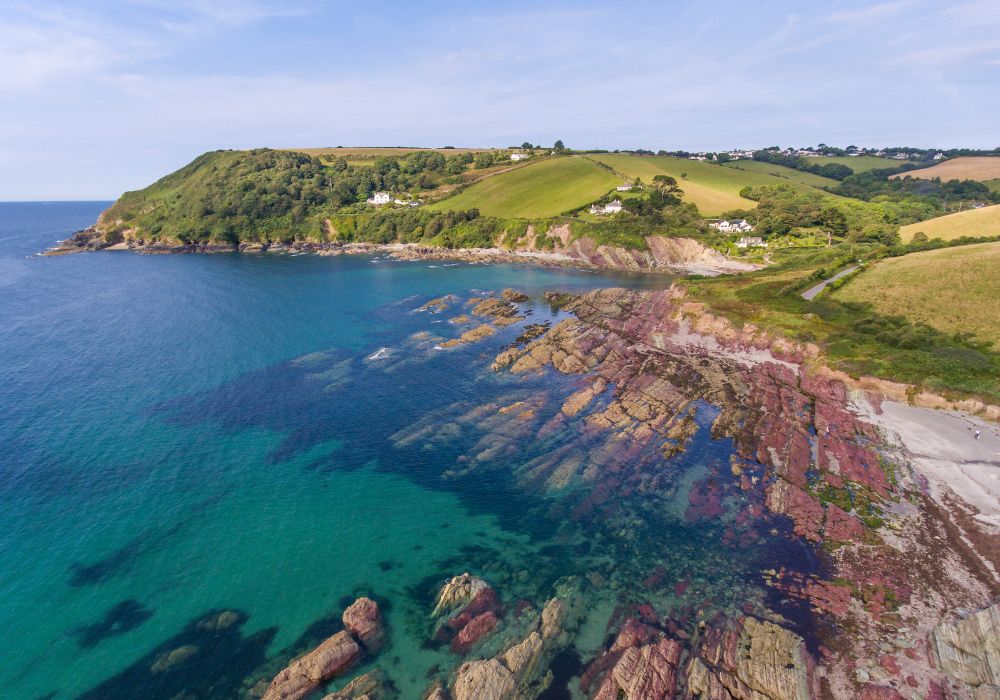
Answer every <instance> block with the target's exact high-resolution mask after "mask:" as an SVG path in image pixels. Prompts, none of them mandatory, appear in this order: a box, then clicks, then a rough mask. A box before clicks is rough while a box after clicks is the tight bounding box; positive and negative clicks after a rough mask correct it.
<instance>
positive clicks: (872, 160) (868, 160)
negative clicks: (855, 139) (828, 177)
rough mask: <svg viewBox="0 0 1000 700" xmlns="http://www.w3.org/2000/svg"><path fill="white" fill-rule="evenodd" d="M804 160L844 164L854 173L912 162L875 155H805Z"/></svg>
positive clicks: (816, 163) (819, 163)
mask: <svg viewBox="0 0 1000 700" xmlns="http://www.w3.org/2000/svg"><path fill="white" fill-rule="evenodd" d="M805 160H806V162H807V163H809V164H810V165H826V164H828V163H837V164H839V165H846V166H847V167H848V168H850V169H851V170H853V171H854V172H855V173H866V172H868V171H869V170H884V169H886V168H896V167H899V166H900V165H903V164H904V163H910V162H912V161H909V160H894V159H892V158H878V157H876V156H807V157H806V159H805Z"/></svg>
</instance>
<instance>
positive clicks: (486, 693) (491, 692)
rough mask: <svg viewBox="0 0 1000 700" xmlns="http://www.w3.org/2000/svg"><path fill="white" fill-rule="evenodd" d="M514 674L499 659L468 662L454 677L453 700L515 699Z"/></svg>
mask: <svg viewBox="0 0 1000 700" xmlns="http://www.w3.org/2000/svg"><path fill="white" fill-rule="evenodd" d="M515 688H516V684H515V683H514V674H513V673H511V671H510V669H509V668H507V667H506V666H504V664H503V662H501V661H500V660H499V659H485V660H479V661H469V662H467V663H464V664H462V665H461V667H459V669H458V673H457V674H456V675H455V683H454V686H453V689H452V695H453V697H454V699H455V700H510V699H512V698H514V697H515V695H514V690H515Z"/></svg>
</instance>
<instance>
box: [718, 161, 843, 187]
mask: <svg viewBox="0 0 1000 700" xmlns="http://www.w3.org/2000/svg"><path fill="white" fill-rule="evenodd" d="M723 165H724V166H725V167H727V168H735V169H737V170H746V171H748V172H751V173H761V174H762V175H774V176H775V177H781V178H785V179H786V180H789V181H791V182H794V183H797V184H800V185H806V186H808V187H818V188H822V187H836V186H837V184H838V183H837V181H836V180H834V179H833V178H830V177H822V176H820V175H814V174H812V173H805V172H802V171H801V170H796V169H795V168H787V167H785V166H784V165H776V164H774V163H765V162H763V161H760V160H732V161H729V162H728V163H723Z"/></svg>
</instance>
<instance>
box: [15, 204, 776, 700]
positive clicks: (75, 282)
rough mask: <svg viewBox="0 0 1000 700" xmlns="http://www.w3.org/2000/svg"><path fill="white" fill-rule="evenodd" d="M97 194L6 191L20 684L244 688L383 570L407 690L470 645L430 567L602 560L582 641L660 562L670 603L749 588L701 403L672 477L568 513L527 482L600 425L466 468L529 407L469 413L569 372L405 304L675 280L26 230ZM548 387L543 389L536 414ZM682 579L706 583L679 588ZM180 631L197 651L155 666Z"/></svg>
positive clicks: (505, 585)
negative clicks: (145, 247) (136, 243)
mask: <svg viewBox="0 0 1000 700" xmlns="http://www.w3.org/2000/svg"><path fill="white" fill-rule="evenodd" d="M106 205H107V203H59V204H0V291H2V294H3V303H2V305H0V411H2V414H3V419H2V421H0V503H2V508H0V629H3V630H4V631H5V634H4V636H5V638H6V639H7V640H8V647H7V654H6V659H5V661H4V663H3V664H0V687H2V688H4V693H5V694H8V693H9V696H10V697H25V698H31V697H39V696H44V695H46V694H49V693H55V695H54V697H59V698H63V697H74V696H77V695H80V694H83V693H86V692H88V691H92V692H91V696H92V697H129V696H130V692H129V691H130V690H131V691H132V692H134V690H135V688H136V687H137V686H138V685H142V686H143V687H144V691H143V692H144V695H146V696H148V697H170V696H171V695H172V694H174V693H175V692H177V690H178V689H187V690H189V691H191V692H192V694H193V695H195V696H198V697H231V696H233V695H235V694H236V693H238V692H239V690H240V688H241V687H242V684H243V683H244V682H246V683H250V682H251V681H252V680H253V679H254V678H259V677H263V676H265V675H268V674H273V672H274V670H276V668H277V667H280V666H281V665H283V664H284V663H285V662H286V661H287V660H288V658H289V656H290V654H291V653H293V652H294V651H298V650H300V649H302V648H303V647H304V646H306V645H309V644H312V643H315V642H317V641H319V639H321V638H322V637H323V636H324V633H325V634H329V633H330V623H329V620H330V617H331V616H334V618H335V617H336V616H338V615H339V612H340V611H341V610H342V608H343V606H344V602H345V600H350V599H353V597H354V596H356V595H358V594H361V593H366V594H371V595H374V596H377V597H378V598H379V599H380V600H382V601H384V603H385V604H386V606H387V607H388V618H389V623H390V626H391V646H390V647H389V648H388V649H387V650H386V651H384V652H383V653H382V655H381V656H380V657H379V659H378V665H379V666H380V667H382V668H384V669H385V670H386V671H387V672H388V673H389V674H390V676H391V677H392V678H393V680H394V681H395V683H396V684H397V685H398V686H399V687H400V689H401V690H402V691H403V696H404V697H413V696H416V695H417V694H419V692H420V691H422V690H423V689H424V688H425V687H426V685H427V682H428V681H427V677H426V672H427V670H428V669H429V668H431V667H433V666H435V665H438V664H440V665H441V666H442V669H443V670H447V667H448V665H453V664H454V663H455V661H456V659H455V657H454V656H449V653H448V651H447V649H435V648H433V647H431V646H429V645H428V644H426V635H427V623H426V617H427V613H428V611H429V608H428V602H429V596H430V595H432V593H433V589H434V585H435V584H436V582H439V581H440V580H442V579H443V578H445V577H448V576H452V575H454V574H457V573H461V572H462V571H466V570H469V571H474V572H476V573H479V574H481V575H484V576H486V577H487V578H488V579H489V580H490V581H491V582H492V583H494V585H496V587H497V588H498V590H499V591H500V593H501V594H502V595H503V596H504V597H505V598H507V599H509V600H515V599H517V598H518V597H524V598H528V599H530V600H534V601H543V600H544V598H545V597H546V596H548V595H551V587H552V583H553V582H554V581H555V580H557V579H558V578H559V577H562V576H566V575H569V574H579V575H581V576H583V575H588V574H589V575H590V576H591V580H593V581H598V582H599V585H598V584H595V585H594V587H593V590H594V592H593V594H592V595H593V596H594V600H593V601H592V605H591V610H592V614H591V615H590V617H588V619H587V620H586V621H585V622H584V625H583V627H582V628H581V632H580V635H579V637H578V640H577V647H578V648H579V649H580V651H581V653H582V654H583V655H584V656H585V655H586V653H587V652H588V651H591V650H593V649H595V648H596V647H597V646H599V645H600V643H601V642H602V641H603V638H604V635H605V625H606V623H607V618H608V616H609V615H610V613H611V611H613V610H614V608H615V606H616V605H617V604H619V603H621V602H624V601H627V600H629V598H630V594H629V590H631V587H633V586H636V585H638V582H639V581H641V580H643V579H645V578H646V577H649V576H650V575H651V573H653V572H655V571H656V570H662V571H667V572H669V575H667V576H666V578H665V582H664V585H663V586H662V587H660V588H658V587H657V585H647V586H646V587H645V588H644V589H643V590H644V595H646V596H647V598H657V596H658V597H659V598H658V599H659V600H660V601H661V602H662V603H663V605H671V604H677V605H682V604H683V605H686V606H688V607H692V606H694V607H697V606H700V607H701V608H704V609H711V607H712V606H718V607H720V608H721V607H725V606H727V605H729V606H733V605H741V604H743V603H744V602H746V600H747V598H746V596H747V595H749V594H747V593H745V592H743V591H741V589H740V582H741V581H742V580H744V579H745V578H746V572H747V571H752V570H753V569H754V567H755V566H757V565H758V564H759V560H758V557H759V553H756V554H755V553H750V554H748V553H744V552H740V551H738V550H733V549H727V548H723V547H721V546H719V545H718V542H717V537H716V533H715V531H714V530H713V528H712V527H706V526H705V525H704V524H703V523H688V522H686V521H685V519H684V518H683V514H684V510H685V508H686V507H687V493H688V491H689V490H690V489H691V488H692V487H693V486H694V485H695V484H696V483H698V482H699V480H700V479H704V478H705V477H706V475H709V474H710V473H714V472H713V471H712V470H716V471H719V470H721V471H725V470H727V469H728V458H729V454H730V445H729V444H728V441H715V440H712V439H711V438H709V437H708V424H709V422H710V421H711V418H712V415H713V413H712V411H713V409H712V408H711V407H708V406H704V407H701V410H700V412H699V423H700V424H701V425H702V431H701V433H700V434H699V436H698V437H697V438H696V440H695V443H694V445H693V447H692V449H691V450H690V451H689V452H688V453H686V454H685V455H683V456H681V457H678V458H675V459H674V460H671V461H670V462H669V463H664V464H659V465H658V466H657V467H656V468H662V469H665V470H670V472H671V474H674V475H675V476H676V479H675V481H676V484H677V486H676V489H675V490H673V491H671V492H670V493H668V494H666V495H664V496H662V497H659V496H658V497H656V498H653V497H648V496H641V497H637V498H636V499H635V500H634V502H629V503H626V504H621V506H620V507H619V508H617V509H616V511H615V512H613V513H609V512H604V513H595V514H593V515H590V516H587V517H569V516H570V515H571V513H572V507H573V504H574V503H575V499H576V498H577V496H576V495H575V492H576V489H577V486H575V485H573V484H570V485H569V486H568V487H566V488H560V489H554V490H553V489H546V488H535V487H534V486H533V485H532V484H531V482H530V479H529V478H528V477H527V476H526V474H527V471H526V470H527V465H528V464H529V461H530V459H531V458H532V457H533V456H536V455H538V454H543V453H545V452H547V451H551V450H553V449H557V448H566V449H572V450H575V449H580V450H585V449H587V444H586V438H585V436H584V435H583V433H582V432H580V431H578V430H576V429H575V428H572V427H570V428H567V429H566V430H565V431H562V432H560V433H559V434H558V435H555V436H553V437H551V438H547V439H546V440H544V441H539V442H538V443H537V444H536V443H533V442H529V443H525V444H522V445H520V446H519V448H518V450H517V451H511V450H506V451H505V450H499V451H494V452H490V453H489V455H490V456H489V457H483V458H482V459H478V460H476V459H474V460H472V461H473V463H475V464H476V465H477V466H476V468H474V469H472V468H469V469H466V470H465V471H463V469H465V468H464V467H462V466H461V465H468V464H469V462H468V461H466V457H465V455H469V454H486V452H484V450H486V449H488V447H489V446H490V445H492V444H493V442H492V441H494V440H495V439H496V434H503V431H509V430H512V429H513V428H512V427H511V424H510V423H509V422H500V423H491V422H489V421H469V420H465V419H463V418H462V417H463V416H464V415H466V414H467V413H468V412H469V411H470V410H472V409H474V408H475V407H476V406H479V405H481V404H484V403H489V402H499V403H497V404H496V406H494V413H495V408H496V407H497V406H501V405H508V404H510V403H512V402H513V401H516V400H527V401H529V402H530V401H532V400H536V399H537V398H538V397H539V396H546V397H551V396H558V395H565V394H568V393H569V392H570V391H572V390H574V388H576V387H575V385H574V382H575V381H576V380H575V379H574V378H572V377H562V376H549V375H547V376H543V377H536V378H529V379H526V380H525V379H521V378H514V377H510V376H507V375H501V376H496V375H494V374H493V373H491V372H490V371H489V363H490V361H491V360H492V358H493V356H494V355H495V354H496V352H497V351H498V350H499V349H500V348H501V347H502V346H503V345H504V344H506V343H509V342H511V340H512V339H513V338H514V337H515V336H516V335H517V334H518V332H519V330H518V328H517V327H514V328H510V329H507V330H505V331H504V332H501V333H500V334H498V335H497V336H496V337H495V338H491V339H490V340H489V341H486V342H484V343H481V344H476V345H473V346H470V347H466V348H460V349H458V350H454V351H441V350H436V349H435V348H434V344H435V343H434V341H433V340H426V339H423V336H420V335H417V336H414V334H419V333H421V332H425V333H426V332H429V333H431V334H439V335H440V336H442V337H453V336H456V335H458V334H459V333H460V330H458V329H456V328H454V327H453V326H451V325H450V324H448V323H447V322H446V319H447V318H449V317H451V316H454V315H457V314H459V313H461V311H462V308H461V301H460V302H458V304H456V305H455V307H454V308H453V313H448V314H441V315H440V317H437V316H432V315H430V314H428V313H415V312H414V310H415V309H416V308H417V307H419V306H420V305H421V304H423V303H424V302H425V301H427V300H428V299H430V298H432V297H436V296H440V295H442V294H445V293H454V294H456V295H458V296H459V297H460V299H461V300H464V299H468V298H470V297H471V296H474V295H475V294H477V293H478V290H496V289H501V288H503V287H509V286H514V287H517V288H519V289H521V290H524V291H526V292H528V293H531V294H534V295H536V296H535V297H534V299H533V301H532V302H530V304H529V305H528V306H529V308H530V309H531V312H532V315H531V317H530V318H529V321H531V322H538V321H543V320H550V321H555V320H557V319H558V317H559V314H558V313H557V312H554V311H553V310H551V309H550V308H549V307H548V306H547V305H546V304H544V303H543V302H542V301H541V300H540V298H539V296H538V294H539V293H540V292H541V291H543V290H547V289H566V290H575V289H587V288H594V287H602V286H610V285H619V286H622V285H631V286H656V285H662V284H664V283H665V281H664V279H662V278H655V277H630V276H617V275H597V274H594V273H590V272H582V271H574V270H547V269H538V268H528V267H512V266H489V267H487V266H475V265H467V264H447V265H446V264H441V263H435V264H428V263H423V262H394V261H387V260H380V259H372V258H369V257H333V258H322V257H314V256H288V255H263V256H252V255H244V256H240V255H209V256H197V255H190V256H169V255H168V256H152V255H151V256H143V255H135V254H132V253H127V252H103V253H94V254H82V255H73V256H63V257H54V258H42V257H38V256H36V255H35V253H36V252H37V251H39V250H42V249H44V248H45V247H47V246H48V245H51V244H52V243H53V242H54V241H55V240H56V239H58V238H61V237H64V236H65V235H66V234H67V233H69V232H72V231H73V230H76V229H79V228H82V227H83V226H85V225H87V224H89V223H91V222H92V221H93V220H94V219H95V218H96V216H97V214H98V213H99V212H100V210H101V209H102V208H104V207H105V206H106ZM381 348H388V350H387V352H386V353H384V354H383V355H382V356H380V357H379V358H378V359H369V358H370V357H371V356H372V355H373V354H374V353H376V352H377V351H378V350H379V349H381ZM558 405H559V402H558V401H557V402H555V404H554V406H555V407H556V408H557V407H558ZM551 410H553V409H551V408H550V407H548V404H545V406H541V405H540V407H539V413H540V414H542V415H541V416H540V418H539V420H543V419H544V413H545V411H551ZM491 415H492V414H491ZM442 425H447V426H449V427H448V430H447V431H446V434H440V435H437V436H436V437H433V436H432V437H427V435H431V434H432V433H434V431H435V430H436V429H437V428H440V426H442ZM414 426H418V428H419V426H424V427H428V429H429V430H430V433H427V434H426V435H425V434H422V433H419V432H417V433H415V432H414V431H415V430H417V429H415V428H414ZM425 432H426V431H425ZM595 573H596V574H597V575H596V576H595ZM661 578H663V577H662V576H661ZM681 578H684V579H685V580H686V581H689V582H691V583H692V587H693V591H692V592H691V593H688V594H687V596H688V598H686V599H684V600H683V601H679V600H673V601H671V596H672V595H673V594H672V593H670V591H672V590H673V583H674V582H675V581H677V580H679V579H681ZM604 582H610V583H608V584H605V583H604ZM661 588H662V590H661ZM663 591H666V593H664V592H663ZM676 595H677V596H680V595H681V594H679V593H678V594H676ZM222 609H232V610H237V611H240V613H241V615H244V616H245V618H246V621H245V623H244V624H243V626H242V628H241V629H234V630H232V631H231V633H227V634H225V635H216V636H214V637H213V636H211V635H205V634H203V633H199V632H192V631H191V630H192V629H195V628H189V630H188V632H187V633H185V632H184V630H185V626H187V625H189V623H191V622H192V621H194V620H197V619H198V618H200V617H201V616H203V615H205V614H207V613H209V612H211V611H218V610H222ZM692 609H693V608H692ZM184 634H187V636H186V637H185V636H184ZM178 635H181V636H178ZM184 644H187V645H190V646H194V647H198V651H197V654H196V657H195V658H196V659H201V660H203V663H204V664H205V665H199V664H198V663H188V664H187V666H183V668H184V669H186V670H185V671H184V672H183V673H171V674H164V673H160V674H159V675H157V674H155V673H152V674H151V672H150V671H149V669H150V667H151V663H150V662H151V660H152V661H155V660H156V659H157V658H158V654H161V653H163V652H164V651H165V650H166V651H169V650H171V649H174V648H177V647H178V646H182V645H184ZM269 664H270V665H269ZM220 669H228V670H227V671H220ZM120 674H121V675H120ZM168 676H169V679H168V680H165V679H166V678H167V677H168ZM248 676H249V677H250V680H245V679H246V678H247V677H248ZM102 683H104V685H101V684H102ZM95 689H96V690H95Z"/></svg>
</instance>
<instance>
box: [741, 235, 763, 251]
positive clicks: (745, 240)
mask: <svg viewBox="0 0 1000 700" xmlns="http://www.w3.org/2000/svg"><path fill="white" fill-rule="evenodd" d="M736 247H737V248H741V249H742V248H767V243H765V242H764V239H763V238H761V237H760V236H743V237H742V238H740V240H738V241H736Z"/></svg>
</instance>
